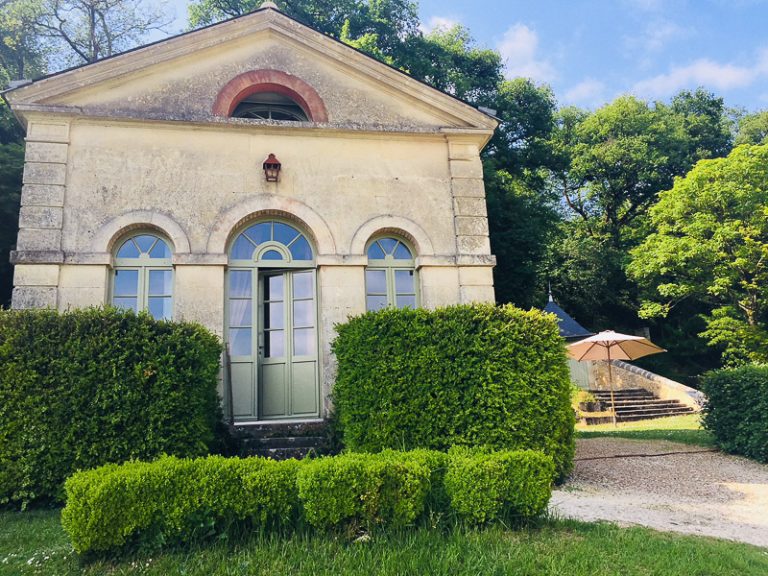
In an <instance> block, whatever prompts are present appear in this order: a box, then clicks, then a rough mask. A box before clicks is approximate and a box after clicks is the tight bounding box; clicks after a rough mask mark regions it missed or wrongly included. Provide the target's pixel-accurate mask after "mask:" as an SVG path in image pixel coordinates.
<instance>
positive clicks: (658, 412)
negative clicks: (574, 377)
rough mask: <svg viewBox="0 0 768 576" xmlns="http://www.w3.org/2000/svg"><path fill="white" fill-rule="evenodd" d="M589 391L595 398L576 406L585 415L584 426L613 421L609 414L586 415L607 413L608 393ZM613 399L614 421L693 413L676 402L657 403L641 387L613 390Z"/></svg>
mask: <svg viewBox="0 0 768 576" xmlns="http://www.w3.org/2000/svg"><path fill="white" fill-rule="evenodd" d="M589 392H590V394H592V395H593V396H594V397H595V402H586V403H583V406H582V405H580V406H579V409H581V410H583V411H584V412H587V414H585V421H586V423H587V425H590V424H608V423H611V422H613V418H612V417H611V416H610V415H605V414H601V415H600V416H590V415H589V412H606V411H610V410H611V407H612V406H611V393H610V391H608V390H589ZM613 397H614V401H615V402H616V421H617V422H634V421H636V420H651V419H653V418H665V417H667V416H679V415H682V414H693V413H694V412H695V410H694V409H693V408H692V407H691V406H686V405H685V404H683V403H682V402H680V401H679V400H661V399H659V398H657V397H656V396H654V395H653V394H652V393H651V392H649V391H648V390H644V389H642V388H629V389H622V390H615V391H614V393H613Z"/></svg>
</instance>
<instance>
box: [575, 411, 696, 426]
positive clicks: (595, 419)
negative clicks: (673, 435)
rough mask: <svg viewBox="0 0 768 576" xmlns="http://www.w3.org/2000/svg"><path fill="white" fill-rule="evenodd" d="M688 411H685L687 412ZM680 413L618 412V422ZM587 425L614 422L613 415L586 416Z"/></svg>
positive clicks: (651, 418) (666, 416) (665, 416)
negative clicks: (628, 413) (633, 413)
mask: <svg viewBox="0 0 768 576" xmlns="http://www.w3.org/2000/svg"><path fill="white" fill-rule="evenodd" d="M685 413H686V412H683V414H685ZM679 415H680V413H673V414H668V413H666V412H647V413H643V414H635V415H625V414H621V413H617V414H616V421H617V422H637V421H640V420H655V419H657V418H669V417H670V416H679ZM584 421H585V423H586V424H587V426H594V425H595V424H610V423H611V422H613V418H612V417H611V416H587V417H585V418H584Z"/></svg>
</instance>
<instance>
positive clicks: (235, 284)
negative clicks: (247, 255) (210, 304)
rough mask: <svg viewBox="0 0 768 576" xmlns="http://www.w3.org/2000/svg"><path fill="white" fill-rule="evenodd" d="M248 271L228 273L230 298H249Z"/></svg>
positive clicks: (249, 282)
mask: <svg viewBox="0 0 768 576" xmlns="http://www.w3.org/2000/svg"><path fill="white" fill-rule="evenodd" d="M252 277H253V275H252V274H251V271H250V270H233V271H232V272H230V273H229V296H230V298H250V297H251V278H252Z"/></svg>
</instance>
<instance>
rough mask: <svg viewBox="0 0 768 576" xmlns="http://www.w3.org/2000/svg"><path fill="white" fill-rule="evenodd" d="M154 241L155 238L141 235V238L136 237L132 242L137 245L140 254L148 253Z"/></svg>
mask: <svg viewBox="0 0 768 576" xmlns="http://www.w3.org/2000/svg"><path fill="white" fill-rule="evenodd" d="M156 240H157V236H150V235H149V234H142V235H141V236H136V237H135V238H134V239H133V241H134V242H136V244H137V245H138V247H139V250H141V253H142V254H146V253H147V252H149V249H150V248H152V244H154V243H155V241H156Z"/></svg>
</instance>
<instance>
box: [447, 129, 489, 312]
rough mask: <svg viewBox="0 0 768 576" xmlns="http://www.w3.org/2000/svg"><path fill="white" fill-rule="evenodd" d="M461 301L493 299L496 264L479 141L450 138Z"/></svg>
mask: <svg viewBox="0 0 768 576" xmlns="http://www.w3.org/2000/svg"><path fill="white" fill-rule="evenodd" d="M448 161H449V164H450V170H451V191H452V194H453V214H454V229H455V231H456V253H457V256H456V258H457V263H458V264H459V266H460V268H459V296H460V301H461V302H493V301H494V300H495V294H494V290H493V273H492V270H493V266H494V265H495V263H496V259H495V258H494V257H493V256H492V255H491V242H490V239H489V236H488V211H487V208H486V204H485V186H484V184H483V165H482V163H481V162H480V151H479V149H478V147H477V143H475V142H473V141H468V140H461V139H450V140H449V141H448Z"/></svg>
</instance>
